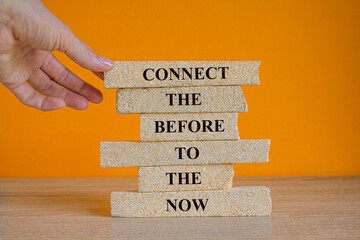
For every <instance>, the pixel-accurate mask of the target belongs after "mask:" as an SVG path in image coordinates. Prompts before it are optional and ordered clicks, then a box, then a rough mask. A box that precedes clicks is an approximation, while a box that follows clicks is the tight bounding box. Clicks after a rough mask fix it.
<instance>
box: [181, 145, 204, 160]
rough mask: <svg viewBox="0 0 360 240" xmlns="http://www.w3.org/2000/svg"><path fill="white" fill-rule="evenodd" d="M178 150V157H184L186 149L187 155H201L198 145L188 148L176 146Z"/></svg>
mask: <svg viewBox="0 0 360 240" xmlns="http://www.w3.org/2000/svg"><path fill="white" fill-rule="evenodd" d="M176 150H179V157H178V158H179V159H184V158H183V152H184V151H185V155H186V156H187V157H188V158H190V159H197V158H198V157H199V155H200V151H199V149H197V148H196V147H190V148H188V149H186V147H176V148H175V151H176ZM192 150H194V151H192Z"/></svg>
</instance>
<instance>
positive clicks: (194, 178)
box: [165, 172, 201, 185]
mask: <svg viewBox="0 0 360 240" xmlns="http://www.w3.org/2000/svg"><path fill="white" fill-rule="evenodd" d="M165 175H166V176H169V185H174V180H175V182H176V184H178V185H183V184H185V185H188V184H201V180H200V179H199V178H200V177H201V173H200V172H179V173H175V172H173V173H166V174H165ZM176 176H177V177H176ZM184 180H185V182H183V181H184Z"/></svg>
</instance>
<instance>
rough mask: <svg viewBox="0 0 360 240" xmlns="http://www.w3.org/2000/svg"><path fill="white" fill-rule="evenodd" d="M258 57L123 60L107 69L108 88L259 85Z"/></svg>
mask: <svg viewBox="0 0 360 240" xmlns="http://www.w3.org/2000/svg"><path fill="white" fill-rule="evenodd" d="M259 66H260V62H259V61H124V62H115V67H114V68H113V69H112V70H111V71H109V72H105V76H104V78H105V79H104V83H105V88H143V87H180V86H206V85H208V86H216V85H221V86H225V85H258V84H259V75H258V72H259Z"/></svg>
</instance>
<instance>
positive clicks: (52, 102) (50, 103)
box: [41, 97, 66, 111]
mask: <svg viewBox="0 0 360 240" xmlns="http://www.w3.org/2000/svg"><path fill="white" fill-rule="evenodd" d="M64 107H66V103H65V101H64V100H63V99H61V98H56V97H46V98H45V100H44V102H43V104H42V106H41V110H42V111H53V110H58V109H62V108H64Z"/></svg>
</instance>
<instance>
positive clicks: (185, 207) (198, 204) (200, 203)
mask: <svg viewBox="0 0 360 240" xmlns="http://www.w3.org/2000/svg"><path fill="white" fill-rule="evenodd" d="M205 200H206V201H205V202H204V200H203V199H192V202H191V201H190V200H188V199H181V200H180V201H179V202H178V201H177V199H174V201H171V200H170V199H166V211H167V212H169V211H170V210H169V206H170V207H171V208H172V209H173V210H174V211H176V210H177V207H179V208H178V209H180V210H181V211H183V212H187V211H189V210H190V209H191V208H192V207H193V206H194V207H195V209H196V211H199V209H200V208H201V210H203V211H204V210H205V208H206V204H207V203H208V200H209V199H205ZM171 208H170V209H171Z"/></svg>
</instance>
